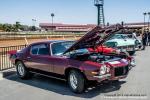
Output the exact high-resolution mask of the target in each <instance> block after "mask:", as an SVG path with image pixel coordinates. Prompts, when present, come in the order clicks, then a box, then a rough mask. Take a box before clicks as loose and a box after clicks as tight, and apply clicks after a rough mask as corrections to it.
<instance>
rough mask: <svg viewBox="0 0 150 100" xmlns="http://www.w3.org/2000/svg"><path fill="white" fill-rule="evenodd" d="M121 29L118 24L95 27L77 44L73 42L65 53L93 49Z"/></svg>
mask: <svg viewBox="0 0 150 100" xmlns="http://www.w3.org/2000/svg"><path fill="white" fill-rule="evenodd" d="M121 29H123V27H122V26H121V25H120V24H117V25H112V26H109V27H105V28H101V27H100V26H96V27H95V28H93V29H92V30H90V31H89V32H87V33H86V34H85V35H84V36H83V37H81V38H80V39H79V40H78V41H77V42H75V43H74V44H73V45H72V46H71V47H70V48H69V49H67V50H66V51H65V52H64V54H65V53H68V52H70V51H73V50H77V49H84V48H93V49H95V48H96V47H98V46H100V45H102V44H103V43H104V42H105V41H107V40H108V39H109V38H111V37H112V35H114V34H115V33H116V32H117V31H120V30H121Z"/></svg>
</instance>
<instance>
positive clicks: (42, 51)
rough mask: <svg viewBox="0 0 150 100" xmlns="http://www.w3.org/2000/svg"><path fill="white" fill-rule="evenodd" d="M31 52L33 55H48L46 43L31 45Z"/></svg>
mask: <svg viewBox="0 0 150 100" xmlns="http://www.w3.org/2000/svg"><path fill="white" fill-rule="evenodd" d="M31 54H33V55H49V48H48V45H46V44H40V45H34V46H32V48H31Z"/></svg>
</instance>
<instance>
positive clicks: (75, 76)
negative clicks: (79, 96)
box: [68, 70, 85, 93]
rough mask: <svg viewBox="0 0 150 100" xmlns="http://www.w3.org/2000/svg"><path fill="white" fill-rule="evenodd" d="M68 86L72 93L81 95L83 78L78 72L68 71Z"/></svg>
mask: <svg viewBox="0 0 150 100" xmlns="http://www.w3.org/2000/svg"><path fill="white" fill-rule="evenodd" d="M68 84H69V87H70V89H71V90H72V91H73V92H74V93H82V92H83V91H84V90H85V78H84V77H83V74H82V73H81V72H79V71H76V70H71V71H70V73H69V76H68Z"/></svg>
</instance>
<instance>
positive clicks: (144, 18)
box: [143, 12, 147, 32]
mask: <svg viewBox="0 0 150 100" xmlns="http://www.w3.org/2000/svg"><path fill="white" fill-rule="evenodd" d="M143 15H144V32H145V17H146V15H147V13H146V12H145V13H143Z"/></svg>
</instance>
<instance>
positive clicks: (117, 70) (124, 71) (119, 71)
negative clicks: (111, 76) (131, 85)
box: [115, 66, 129, 76]
mask: <svg viewBox="0 0 150 100" xmlns="http://www.w3.org/2000/svg"><path fill="white" fill-rule="evenodd" d="M128 71H129V66H125V67H117V68H115V76H122V75H127V74H128Z"/></svg>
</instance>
